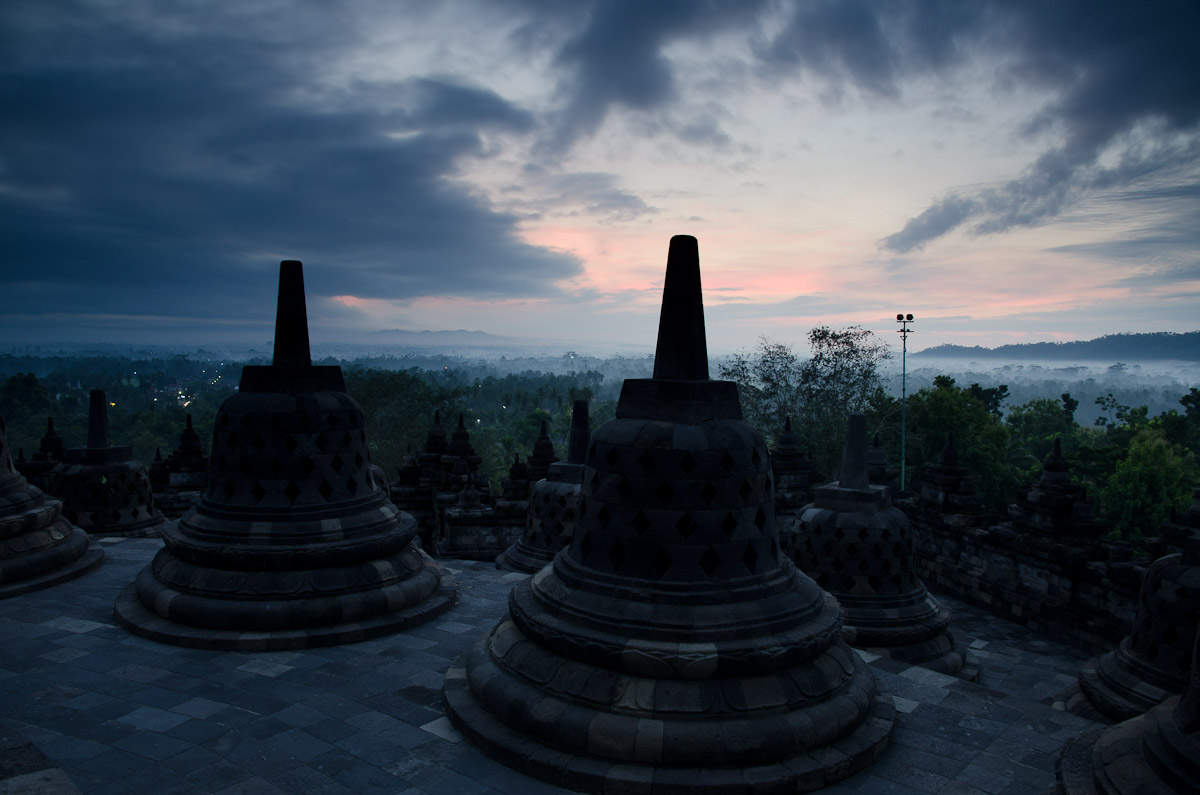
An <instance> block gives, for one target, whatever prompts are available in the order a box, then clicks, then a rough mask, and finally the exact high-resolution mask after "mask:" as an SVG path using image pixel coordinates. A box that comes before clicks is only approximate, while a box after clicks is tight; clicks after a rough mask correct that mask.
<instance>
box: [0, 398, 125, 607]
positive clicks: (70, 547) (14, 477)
mask: <svg viewBox="0 0 1200 795" xmlns="http://www.w3.org/2000/svg"><path fill="white" fill-rule="evenodd" d="M102 557H103V553H102V552H101V551H100V547H99V546H98V545H97V544H96V542H95V541H94V540H92V539H91V538H89V537H88V534H87V533H85V532H83V531H82V530H80V529H79V528H78V527H75V526H73V525H72V524H71V523H70V522H68V521H67V520H66V518H65V517H64V516H63V515H62V501H61V500H56V499H54V498H53V497H48V496H47V495H46V494H45V493H44V492H42V490H41V489H39V488H38V487H37V486H34V485H32V484H30V483H29V482H28V481H27V480H26V479H25V478H24V477H22V475H21V473H19V472H17V470H16V468H15V467H13V462H12V451H11V450H9V447H8V432H7V429H6V428H5V425H4V417H0V599H6V598H8V597H10V596H17V595H18V594H23V593H28V592H29V591H34V590H37V589H38V588H46V587H48V586H51V585H57V584H58V583H60V582H65V581H66V580H70V579H73V578H75V577H78V576H79V575H81V574H84V573H86V572H89V571H91V570H92V569H94V568H96V566H98V565H100V560H101V558H102Z"/></svg>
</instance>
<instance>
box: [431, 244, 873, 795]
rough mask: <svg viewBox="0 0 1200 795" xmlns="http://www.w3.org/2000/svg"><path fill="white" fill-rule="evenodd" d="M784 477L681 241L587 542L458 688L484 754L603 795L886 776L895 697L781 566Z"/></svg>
mask: <svg viewBox="0 0 1200 795" xmlns="http://www.w3.org/2000/svg"><path fill="white" fill-rule="evenodd" d="M770 467H771V464H770V460H769V458H768V455H767V449H766V445H765V443H764V441H763V438H762V436H761V435H759V433H758V432H757V431H755V430H754V429H753V428H752V427H751V426H750V425H749V424H748V423H746V422H744V421H743V420H742V412H741V408H740V406H739V404H738V395H737V386H736V385H735V384H734V383H732V382H729V381H710V380H709V378H708V355H707V349H706V345H705V334H704V314H703V304H702V301H701V292H700V267H699V258H698V255H697V247H696V240H695V238H692V237H685V236H679V237H675V238H673V239H672V240H671V248H670V254H669V255H668V261H667V276H666V284H665V286H664V289H663V305H662V314H661V317H660V321H659V336H658V352H657V356H656V358H655V362H654V377H653V378H650V379H636V380H634V379H631V380H627V381H625V383H624V386H623V388H622V391H621V398H620V401H619V403H618V406H617V418H616V419H615V420H613V421H612V422H609V423H607V424H605V425H604V426H603V427H601V428H600V429H598V430H597V431H595V432H594V433H593V435H592V442H591V445H590V447H589V449H588V453H587V457H586V463H585V464H584V480H583V486H582V488H581V491H580V496H579V522H578V525H577V526H576V528H575V534H574V536H573V537H572V539H571V545H570V546H569V547H568V548H567V549H565V550H564V551H563V552H561V553H560V554H559V555H558V556H556V557H555V558H554V560H553V562H551V563H550V565H548V566H546V567H545V568H543V569H541V571H539V572H538V573H537V574H535V575H533V576H532V577H530V578H529V579H528V580H526V581H524V582H522V583H520V584H518V585H517V586H516V588H515V589H514V590H513V592H512V596H511V597H510V600H509V616H508V617H506V618H505V619H504V620H502V621H501V622H500V623H499V624H498V625H497V626H496V627H495V628H494V629H493V630H492V631H491V632H490V633H489V634H488V635H487V636H485V637H484V638H482V639H480V641H479V642H478V643H477V644H476V646H475V647H474V648H473V649H472V650H471V651H470V652H468V654H467V655H466V657H465V658H464V661H463V666H462V667H461V668H452V669H450V671H449V672H448V673H447V675H446V689H445V700H446V705H447V707H448V712H449V715H450V717H451V720H453V721H454V723H455V725H456V726H458V728H459V729H460V730H461V731H462V732H463V733H464V734H465V735H466V736H467V737H468V738H469V739H470V740H471V741H472V742H474V743H477V744H478V745H479V746H480V747H481V748H482V749H483V750H484V752H485V753H487V754H489V755H491V756H493V757H494V758H496V759H498V760H499V761H501V762H503V763H505V764H508V765H512V766H514V767H517V768H519V769H520V770H522V772H525V773H527V774H530V775H533V776H536V777H538V778H541V779H545V780H547V781H551V782H553V783H554V784H556V785H559V786H564V787H567V788H571V789H578V790H585V791H588V792H650V791H656V792H657V791H660V790H661V791H663V792H684V791H686V792H708V793H717V792H721V793H727V792H746V791H750V790H751V789H753V791H755V792H784V791H787V792H794V791H797V790H811V789H816V788H818V787H821V786H824V785H825V784H827V783H830V782H832V781H835V780H837V779H840V778H843V777H845V776H849V775H851V774H852V773H855V772H856V771H858V770H861V769H863V768H865V767H866V766H868V765H869V764H871V762H873V761H874V760H875V759H876V758H878V756H879V754H880V753H881V752H882V750H883V748H884V746H885V745H886V743H887V740H888V737H889V735H890V733H891V730H892V725H893V721H894V717H895V714H894V709H893V707H892V703H891V698H890V697H889V696H887V695H885V694H883V693H881V692H880V690H879V689H878V688H877V686H876V683H875V679H874V677H873V676H872V674H871V672H870V670H869V669H868V668H867V667H866V665H864V663H863V662H862V660H861V659H860V658H859V656H858V655H857V654H855V653H854V652H853V651H852V650H851V649H850V648H849V647H848V646H847V645H846V644H845V642H844V641H843V640H842V638H841V618H840V610H839V608H838V605H837V602H836V601H835V600H834V599H833V597H831V596H829V595H828V594H827V593H825V592H823V591H822V590H821V589H820V588H818V587H817V586H816V584H815V583H814V582H813V581H812V580H810V579H809V578H808V577H806V576H805V575H804V574H802V573H801V572H799V571H797V569H796V568H795V566H793V565H792V563H791V561H789V560H787V559H786V558H783V557H782V556H781V555H780V552H779V546H778V539H777V536H776V531H775V515H774V510H773V507H774V505H773V500H774V494H773V493H772V484H771V468H770Z"/></svg>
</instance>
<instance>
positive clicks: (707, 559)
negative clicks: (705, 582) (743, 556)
mask: <svg viewBox="0 0 1200 795" xmlns="http://www.w3.org/2000/svg"><path fill="white" fill-rule="evenodd" d="M720 565H721V556H720V555H718V554H717V551H716V550H715V549H713V548H712V547H709V548H708V549H706V550H704V554H703V555H701V556H700V568H701V569H703V570H704V573H705V574H706V575H708V577H709V579H712V576H713V573H714V572H716V570H717V566H720Z"/></svg>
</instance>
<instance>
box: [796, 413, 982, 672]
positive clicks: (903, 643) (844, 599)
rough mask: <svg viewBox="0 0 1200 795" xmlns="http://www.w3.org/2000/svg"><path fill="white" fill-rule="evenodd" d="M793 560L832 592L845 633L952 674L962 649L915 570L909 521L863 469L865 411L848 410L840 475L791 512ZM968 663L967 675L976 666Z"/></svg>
mask: <svg viewBox="0 0 1200 795" xmlns="http://www.w3.org/2000/svg"><path fill="white" fill-rule="evenodd" d="M793 533H794V536H795V539H796V549H795V552H794V553H793V557H794V558H795V561H796V565H797V566H799V567H800V568H801V569H803V570H805V571H807V572H811V573H812V575H813V577H815V578H816V581H817V584H818V585H820V586H821V587H822V588H826V589H828V590H829V592H830V593H832V594H833V595H834V596H836V597H837V599H838V601H839V602H840V603H841V605H842V609H843V610H844V611H845V616H846V626H845V630H846V639H847V641H849V642H850V643H851V644H852V645H854V646H857V647H858V648H861V649H869V650H870V651H871V652H874V653H876V654H881V655H884V656H886V657H894V658H896V659H899V660H903V661H904V662H909V663H913V664H915V665H921V666H923V667H926V668H931V669H933V670H935V671H940V672H941V673H946V674H951V675H957V674H959V673H960V672H961V671H962V670H963V666H964V663H965V662H966V659H967V654H966V650H965V649H964V648H963V646H962V645H961V644H958V643H955V641H954V636H953V635H952V634H951V633H950V631H949V626H950V614H949V613H948V612H947V611H946V610H944V609H943V608H942V607H941V606H940V605H938V603H937V601H936V600H935V599H934V598H933V597H932V596H930V595H929V591H927V590H926V589H925V584H924V583H922V582H921V578H920V577H918V576H917V574H916V572H914V571H913V548H912V528H911V527H910V526H909V523H908V518H907V517H906V516H905V515H904V514H903V513H902V512H901V511H900V509H899V508H895V507H893V506H892V501H891V495H890V493H889V491H888V488H887V487H886V486H876V485H872V484H871V483H870V480H869V476H868V460H867V418H866V417H865V416H863V415H862V414H858V413H855V414H851V415H850V420H849V423H848V426H847V431H846V443H845V448H844V450H843V453H842V469H841V480H838V481H836V482H834V483H830V484H827V485H825V486H820V487H818V488H817V499H816V501H815V502H813V503H812V504H810V505H807V506H805V508H804V510H803V511H802V512H801V513H800V515H799V516H798V517H797V519H796V524H795V526H794V530H793ZM977 671H978V669H977V666H975V665H971V666H969V668H968V672H967V673H968V676H969V677H973V676H974V675H976V674H977Z"/></svg>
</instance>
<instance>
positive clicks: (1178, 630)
mask: <svg viewBox="0 0 1200 795" xmlns="http://www.w3.org/2000/svg"><path fill="white" fill-rule="evenodd" d="M1192 513H1193V517H1189V518H1192V519H1193V521H1195V524H1191V523H1189V524H1183V523H1181V522H1178V521H1176V522H1169V523H1167V524H1166V525H1165V526H1164V527H1163V534H1162V535H1163V540H1164V541H1166V542H1167V543H1168V544H1170V545H1172V546H1174V547H1178V548H1180V549H1181V550H1182V552H1177V553H1175V554H1172V555H1166V556H1164V557H1161V558H1159V559H1158V560H1156V561H1155V562H1154V563H1153V564H1151V566H1150V568H1149V569H1148V570H1147V571H1146V578H1145V579H1144V580H1143V581H1142V587H1141V589H1140V591H1139V592H1138V606H1137V613H1136V615H1135V616H1134V619H1133V631H1132V632H1130V634H1129V636H1128V637H1126V638H1125V639H1124V640H1122V641H1121V645H1120V646H1118V647H1117V648H1116V649H1114V650H1113V651H1110V652H1108V653H1107V654H1104V655H1101V656H1100V657H1096V658H1093V659H1091V660H1089V661H1088V662H1087V663H1086V664H1084V666H1083V668H1082V670H1081V671H1080V673H1079V678H1078V687H1077V690H1076V691H1074V692H1072V693H1070V694H1068V698H1067V709H1069V710H1070V711H1071V712H1074V713H1076V714H1079V715H1083V716H1085V717H1090V718H1093V719H1098V716H1097V714H1096V713H1099V716H1102V718H1099V719H1108V720H1111V721H1114V722H1117V721H1123V720H1128V719H1129V718H1133V717H1136V716H1138V715H1141V714H1142V713H1143V712H1145V711H1146V710H1148V709H1150V708H1151V707H1154V706H1157V705H1158V704H1161V703H1162V702H1163V701H1165V700H1166V699H1167V698H1169V697H1170V696H1173V695H1177V694H1179V693H1182V692H1183V689H1184V687H1185V686H1186V685H1187V679H1188V672H1189V671H1190V669H1191V665H1192V637H1191V633H1190V631H1189V629H1190V628H1194V627H1195V625H1196V624H1197V622H1198V621H1200V491H1198V492H1197V495H1196V500H1195V502H1194V503H1193V511H1192Z"/></svg>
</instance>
